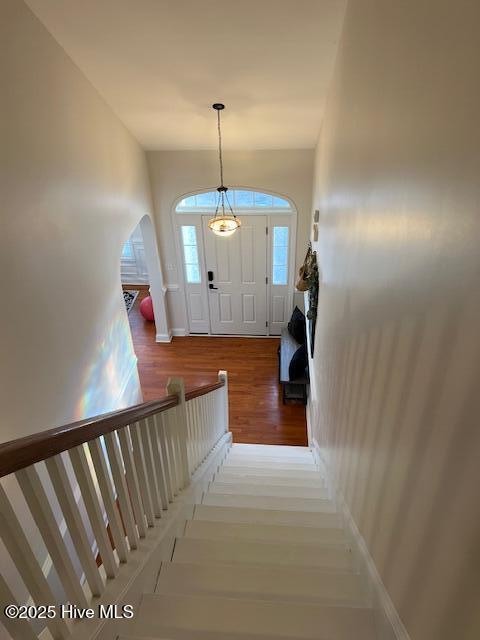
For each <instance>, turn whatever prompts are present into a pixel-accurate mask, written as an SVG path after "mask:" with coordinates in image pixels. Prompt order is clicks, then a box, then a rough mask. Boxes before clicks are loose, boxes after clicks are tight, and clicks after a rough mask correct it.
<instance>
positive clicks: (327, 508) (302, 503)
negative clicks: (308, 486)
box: [202, 493, 335, 513]
mask: <svg viewBox="0 0 480 640" xmlns="http://www.w3.org/2000/svg"><path fill="white" fill-rule="evenodd" d="M202 504H208V505H213V506H218V507H222V506H223V507H251V508H254V509H278V510H285V511H313V512H321V513H333V512H334V511H335V507H334V505H333V503H332V502H330V501H329V500H317V499H314V498H283V497H278V496H267V497H264V496H245V495H224V494H220V493H219V494H215V493H207V494H205V495H204V497H203V501H202Z"/></svg>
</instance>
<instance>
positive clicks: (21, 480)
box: [0, 371, 228, 640]
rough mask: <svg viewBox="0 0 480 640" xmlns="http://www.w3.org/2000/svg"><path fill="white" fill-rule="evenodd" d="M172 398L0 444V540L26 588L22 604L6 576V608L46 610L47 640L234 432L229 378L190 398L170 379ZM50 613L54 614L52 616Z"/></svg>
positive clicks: (26, 626)
mask: <svg viewBox="0 0 480 640" xmlns="http://www.w3.org/2000/svg"><path fill="white" fill-rule="evenodd" d="M167 394H168V395H167V396H166V397H164V398H161V399H160V400H156V401H153V402H145V403H143V404H139V405H136V406H134V407H129V408H127V409H122V410H120V411H114V412H112V413H108V414H104V415H101V416H97V417H94V418H88V419H86V420H82V421H80V422H75V423H72V424H69V425H65V426H62V427H57V428H54V429H50V430H48V431H43V432H40V433H37V434H35V435H32V436H27V437H24V438H19V439H17V440H12V441H10V442H6V443H4V444H0V478H4V481H3V483H2V484H1V485H0V536H1V538H2V540H3V545H4V547H5V549H6V551H7V553H8V554H9V560H10V566H14V567H15V571H16V572H17V573H18V574H19V576H20V578H21V581H22V582H23V584H24V585H25V588H26V589H25V594H23V596H25V595H26V598H24V597H22V598H18V597H17V594H16V593H13V590H12V588H11V585H10V584H9V581H8V579H7V578H6V576H2V575H0V603H1V604H2V609H3V607H4V606H5V605H7V604H9V605H13V606H16V607H19V606H20V605H19V601H22V602H25V601H26V602H27V603H30V604H32V603H33V605H32V606H34V607H36V610H37V612H38V610H39V608H40V609H41V611H43V607H47V609H46V614H45V618H44V620H43V622H44V623H45V625H46V627H47V628H48V630H49V631H50V634H51V636H52V637H53V638H55V639H56V638H59V639H62V640H64V639H66V638H68V636H69V635H70V633H71V625H70V624H69V623H68V622H67V621H66V620H65V619H62V618H61V617H60V616H59V615H58V608H59V607H61V605H63V604H65V602H68V603H71V604H73V605H75V606H77V607H87V606H89V603H91V602H92V597H93V598H94V597H97V596H101V595H102V594H103V593H104V591H105V589H106V588H107V586H108V585H109V584H110V582H111V581H112V580H115V578H116V577H117V575H118V573H119V570H120V568H121V566H122V565H124V564H126V563H128V562H129V561H130V560H131V559H132V557H134V554H135V550H137V549H138V548H139V545H141V542H142V539H145V538H146V537H148V535H149V530H151V529H153V528H155V527H158V526H161V522H162V518H163V517H164V516H165V512H166V511H167V510H168V509H169V505H170V504H171V503H172V502H173V500H174V498H175V496H177V495H178V494H179V493H180V492H181V491H182V490H183V489H185V488H186V487H187V486H188V485H189V483H190V479H191V477H192V474H193V473H194V472H195V470H196V469H197V468H198V467H199V466H200V465H201V464H202V462H203V461H204V460H205V459H206V457H207V456H208V454H209V453H210V452H211V451H212V449H213V448H214V447H215V445H216V444H217V443H218V442H219V440H220V439H221V438H222V436H223V435H224V434H225V433H227V432H228V386H227V373H226V372H225V371H220V372H219V375H218V381H217V382H215V383H213V384H208V385H204V386H199V387H196V388H194V389H192V390H189V391H185V387H184V383H183V380H182V379H180V378H172V379H170V380H169V381H168V384H167ZM13 477H14V478H15V480H16V482H15V481H14V482H12V481H11V479H12V478H13ZM18 486H19V489H20V491H21V494H22V495H23V499H24V501H25V502H26V505H27V507H28V509H27V512H26V513H27V517H26V518H25V513H19V512H18V511H19V509H20V510H21V509H22V508H23V509H24V507H22V505H20V506H19V502H22V501H19V500H18V498H19V495H18ZM6 488H7V489H11V491H8V490H6ZM78 493H80V495H81V498H82V500H81V501H80V503H79V501H78ZM9 494H11V495H14V497H15V498H16V499H15V500H12V499H11V497H10V496H9ZM82 502H83V506H82V507H81V508H80V504H81V503H82ZM59 508H60V512H59ZM19 516H21V517H19ZM26 520H27V521H28V522H30V523H31V524H32V527H31V531H30V533H31V532H32V531H35V533H36V531H38V532H39V534H40V536H41V539H42V541H43V544H44V547H45V549H46V551H47V553H48V557H49V558H50V562H51V566H53V568H54V569H55V573H56V575H57V576H58V579H59V581H60V584H61V589H62V590H63V592H64V596H65V597H64V598H63V599H61V597H60V598H59V596H58V586H57V588H56V589H54V587H53V586H52V581H51V580H49V579H48V576H46V575H45V570H44V567H42V564H41V561H39V558H38V549H39V546H41V545H39V544H38V542H39V541H38V540H37V539H35V540H32V539H31V535H29V532H28V531H27V530H26V527H25V522H26ZM62 521H63V522H62ZM33 523H34V525H33ZM65 525H66V529H67V531H68V533H69V537H68V538H67V537H66V536H65V532H64V529H65ZM27 529H28V525H27ZM37 535H38V534H37ZM72 544H73V551H74V553H73V554H72V548H71V547H72ZM75 556H76V558H75ZM3 564H4V563H3V562H2V565H3ZM54 591H56V593H54ZM52 606H53V607H54V611H55V613H56V615H55V616H52V617H48V611H49V609H48V607H52ZM55 608H57V610H55ZM2 614H4V612H3V611H2ZM26 617H27V618H31V617H32V616H30V615H27V616H26ZM2 622H3V624H4V626H5V627H6V629H7V631H8V632H9V633H10V635H11V636H12V637H13V638H25V639H27V640H30V639H32V638H37V637H38V635H37V632H36V631H37V630H36V628H34V627H33V626H32V625H31V624H30V622H29V621H28V620H26V619H21V618H16V619H15V618H14V619H9V618H8V617H7V616H6V615H2ZM40 628H41V627H40Z"/></svg>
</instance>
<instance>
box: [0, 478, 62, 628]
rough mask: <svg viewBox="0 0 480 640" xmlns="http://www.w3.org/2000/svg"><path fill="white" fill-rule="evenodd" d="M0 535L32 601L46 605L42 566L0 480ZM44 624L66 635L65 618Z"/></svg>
mask: <svg viewBox="0 0 480 640" xmlns="http://www.w3.org/2000/svg"><path fill="white" fill-rule="evenodd" d="M0 536H1V537H2V540H3V543H4V545H5V547H6V549H7V551H8V553H9V554H10V557H11V559H12V560H13V562H14V564H15V567H16V569H17V571H18V573H19V574H20V576H21V577H22V580H23V582H24V583H25V586H26V587H27V589H28V591H29V593H30V594H31V596H32V598H33V601H34V602H35V604H36V605H46V606H47V605H51V604H55V603H56V600H55V597H54V595H53V593H52V590H51V588H50V585H49V584H48V582H47V580H46V578H45V576H44V575H43V571H42V568H41V567H40V565H39V564H38V560H37V559H36V557H35V555H34V553H33V551H32V549H31V547H30V544H29V542H28V540H27V538H26V536H25V534H24V532H23V527H22V526H21V524H20V523H19V522H18V520H17V516H16V515H15V512H14V510H13V508H12V505H11V504H10V501H9V500H8V497H7V495H6V493H5V491H4V489H3V487H2V486H1V484H0ZM46 625H47V626H48V628H49V630H50V632H51V634H52V636H53V637H54V638H55V640H57V639H60V640H63V639H65V638H67V637H68V636H69V635H70V632H69V629H68V626H67V624H66V622H65V620H62V619H61V618H53V619H49V620H47V621H46Z"/></svg>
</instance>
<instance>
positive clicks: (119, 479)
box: [105, 433, 138, 549]
mask: <svg viewBox="0 0 480 640" xmlns="http://www.w3.org/2000/svg"><path fill="white" fill-rule="evenodd" d="M105 444H106V446H107V453H108V459H109V461H110V468H111V470H112V476H113V482H114V484H115V489H116V491H117V497H118V503H119V505H120V511H121V514H122V520H123V524H124V526H125V530H126V532H127V536H128V542H129V544H130V549H137V548H138V532H137V528H136V526H135V521H134V519H133V511H132V505H131V503H130V496H129V495H128V489H127V483H126V480H125V470H124V468H123V460H122V456H121V454H120V448H119V446H118V442H117V436H116V434H115V433H107V434H106V435H105Z"/></svg>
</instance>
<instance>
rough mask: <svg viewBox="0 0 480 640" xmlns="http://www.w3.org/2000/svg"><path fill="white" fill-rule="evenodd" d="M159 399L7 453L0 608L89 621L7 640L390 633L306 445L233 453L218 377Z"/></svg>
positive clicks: (47, 626)
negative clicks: (5, 562) (66, 610)
mask: <svg viewBox="0 0 480 640" xmlns="http://www.w3.org/2000/svg"><path fill="white" fill-rule="evenodd" d="M166 394H167V395H165V396H163V397H161V398H159V399H158V400H156V401H152V402H147V403H142V404H140V405H137V406H134V407H129V408H127V409H121V410H119V411H115V412H113V413H108V414H103V415H101V416H96V417H94V418H87V419H85V420H82V421H80V422H75V423H72V424H69V425H64V426H62V427H54V428H53V429H50V430H47V431H41V432H39V433H37V434H34V435H32V436H27V437H25V438H19V439H17V440H12V441H10V442H7V443H3V444H1V445H0V478H1V479H2V483H1V484H0V538H1V540H2V542H3V545H4V550H5V555H8V556H9V560H10V566H11V567H14V568H15V572H13V573H12V572H11V571H5V572H4V571H3V570H2V574H1V575H0V602H2V603H4V604H12V605H15V606H17V607H18V606H19V605H23V606H25V605H30V604H31V603H32V602H33V603H34V604H35V605H36V606H37V607H38V606H40V607H41V606H42V605H48V606H49V607H50V608H53V611H54V613H55V612H58V611H60V609H61V607H62V606H63V605H64V604H65V603H71V604H73V605H74V606H75V607H77V609H82V610H85V607H91V609H90V611H91V612H92V616H88V617H82V618H77V617H73V618H68V617H63V616H59V615H54V616H50V617H47V618H46V619H43V622H40V623H38V624H36V622H35V620H34V615H33V614H34V613H35V607H33V609H32V607H30V606H28V607H27V610H28V611H33V614H32V616H31V617H30V618H25V617H20V618H7V617H6V616H1V615H0V622H1V624H0V637H4V634H3V631H6V633H7V637H8V636H9V637H11V638H12V639H13V640H46V639H47V638H48V639H49V640H51V639H53V640H119V639H120V640H259V639H260V638H263V639H268V638H270V640H273V639H282V638H283V639H291V640H294V639H295V640H302V639H312V640H313V639H316V640H379V639H380V638H382V640H386V639H387V638H388V639H390V638H391V637H392V636H391V635H390V634H386V633H384V627H383V625H382V621H381V618H380V617H378V618H377V616H376V615H375V613H374V612H375V611H377V607H375V608H373V607H372V606H371V599H370V595H369V591H368V589H367V588H366V586H365V585H364V583H363V580H362V578H361V576H360V573H359V571H358V570H357V566H356V563H355V560H354V553H353V552H352V550H351V549H350V548H349V544H348V537H347V533H346V531H347V530H346V528H345V527H344V522H343V517H342V516H341V515H340V514H339V513H338V512H337V511H336V507H335V504H334V502H333V501H332V500H331V499H330V494H329V490H328V487H327V486H326V484H325V474H324V472H323V469H322V468H321V466H320V465H319V464H318V463H317V462H316V459H315V458H314V455H313V454H312V452H311V451H310V449H308V448H306V447H286V446H265V445H245V444H234V445H232V440H231V433H230V432H229V430H228V379H227V373H226V372H225V371H221V372H219V375H218V380H217V381H216V382H212V383H210V384H206V385H202V386H199V387H195V388H193V389H189V390H185V386H184V383H183V381H182V380H181V379H177V378H172V379H170V380H169V382H168V384H167V388H166ZM19 491H20V492H21V493H22V494H23V495H22V496H19ZM20 497H22V500H20V499H19V498H20ZM25 522H27V523H28V522H29V523H30V524H29V525H28V526H27V528H26V527H25V525H24V523H25ZM33 526H34V527H35V531H37V532H38V533H36V534H35V535H27V531H28V530H30V531H31V530H32V527H33ZM64 527H65V528H66V529H67V530H68V532H69V536H66V535H65V533H66V529H65V528H64ZM40 542H43V545H44V550H43V551H42V550H41V545H40V544H39V543H40ZM46 566H47V567H48V566H50V567H51V568H52V569H54V570H55V576H57V578H58V579H57V578H55V576H53V578H52V573H51V571H50V572H48V571H45V567H46ZM125 604H129V605H131V607H132V608H133V612H134V617H133V618H131V619H124V618H122V617H121V616H120V617H119V618H117V617H116V616H115V617H114V618H105V617H104V616H102V615H100V606H107V607H112V605H113V606H119V607H120V610H122V606H123V605H125ZM2 608H3V607H2ZM0 614H1V612H0ZM2 625H3V626H2ZM377 625H378V629H377ZM2 634H3V635H2Z"/></svg>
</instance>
